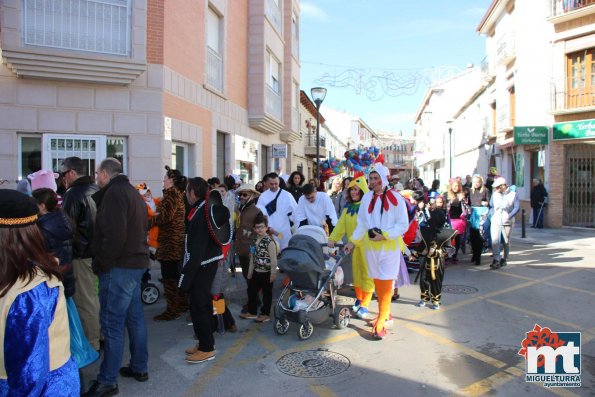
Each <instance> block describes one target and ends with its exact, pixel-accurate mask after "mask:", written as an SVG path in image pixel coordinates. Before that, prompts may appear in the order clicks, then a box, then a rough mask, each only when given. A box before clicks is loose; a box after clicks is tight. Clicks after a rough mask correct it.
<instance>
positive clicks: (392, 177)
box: [390, 174, 401, 181]
mask: <svg viewBox="0 0 595 397" xmlns="http://www.w3.org/2000/svg"><path fill="white" fill-rule="evenodd" d="M390 179H391V181H392V180H393V179H401V178H400V177H399V175H397V174H394V175H391V176H390Z"/></svg>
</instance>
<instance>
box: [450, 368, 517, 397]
mask: <svg viewBox="0 0 595 397" xmlns="http://www.w3.org/2000/svg"><path fill="white" fill-rule="evenodd" d="M515 378H516V376H514V375H511V374H509V373H507V372H506V371H499V372H496V373H495V374H493V375H490V376H488V377H487V378H483V379H481V380H479V381H477V382H475V383H472V384H470V385H469V386H467V387H465V388H464V389H462V390H460V391H459V392H457V393H456V395H458V396H469V397H479V396H483V395H484V394H486V393H488V392H489V391H490V390H493V389H495V388H496V387H500V386H502V385H504V384H506V383H508V382H510V381H511V380H513V379H515Z"/></svg>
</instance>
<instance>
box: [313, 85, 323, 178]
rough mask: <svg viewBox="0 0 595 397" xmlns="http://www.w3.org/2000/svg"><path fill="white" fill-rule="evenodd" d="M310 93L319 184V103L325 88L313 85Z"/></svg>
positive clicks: (320, 103)
mask: <svg viewBox="0 0 595 397" xmlns="http://www.w3.org/2000/svg"><path fill="white" fill-rule="evenodd" d="M310 94H312V99H313V100H314V103H315V104H316V180H318V185H319V186H320V164H319V163H320V105H322V101H324V97H326V88H323V87H314V88H312V89H311V90H310Z"/></svg>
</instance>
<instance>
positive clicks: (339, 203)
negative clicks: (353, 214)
mask: <svg viewBox="0 0 595 397" xmlns="http://www.w3.org/2000/svg"><path fill="white" fill-rule="evenodd" d="M352 180H353V178H352V177H350V176H348V177H347V178H344V179H343V182H342V183H343V191H342V192H341V194H339V196H337V199H336V200H335V202H334V204H335V209H336V210H337V217H339V216H341V213H342V212H343V208H345V206H346V205H347V204H348V203H349V202H350V198H349V184H350V183H351V181H352Z"/></svg>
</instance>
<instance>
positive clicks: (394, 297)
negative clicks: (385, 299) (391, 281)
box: [390, 294, 401, 302]
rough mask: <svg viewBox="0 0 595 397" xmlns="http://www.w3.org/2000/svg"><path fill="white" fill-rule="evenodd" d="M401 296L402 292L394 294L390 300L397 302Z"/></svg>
mask: <svg viewBox="0 0 595 397" xmlns="http://www.w3.org/2000/svg"><path fill="white" fill-rule="evenodd" d="M400 297H401V294H396V295H393V296H392V297H391V298H390V300H391V302H396V301H397V299H399V298H400Z"/></svg>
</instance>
